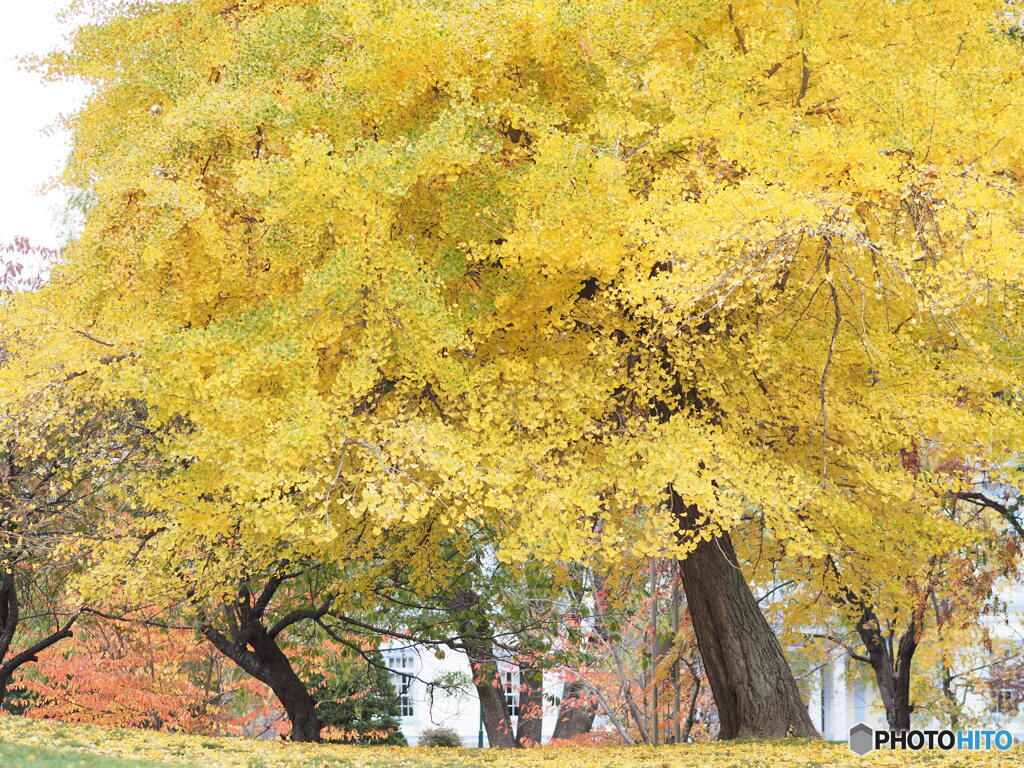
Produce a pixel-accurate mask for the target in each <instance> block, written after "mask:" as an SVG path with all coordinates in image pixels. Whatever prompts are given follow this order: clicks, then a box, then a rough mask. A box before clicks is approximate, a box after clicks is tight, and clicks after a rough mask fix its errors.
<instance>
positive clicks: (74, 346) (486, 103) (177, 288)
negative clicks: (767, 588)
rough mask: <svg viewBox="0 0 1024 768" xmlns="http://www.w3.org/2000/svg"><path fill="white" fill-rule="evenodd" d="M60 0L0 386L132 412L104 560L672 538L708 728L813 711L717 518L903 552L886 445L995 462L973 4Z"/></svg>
mask: <svg viewBox="0 0 1024 768" xmlns="http://www.w3.org/2000/svg"><path fill="white" fill-rule="evenodd" d="M79 5H83V6H88V5H89V3H79ZM95 5H97V12H96V14H95V19H94V21H93V22H92V23H89V24H87V25H85V26H83V27H82V28H81V29H80V30H79V31H78V33H77V35H76V36H75V38H74V40H73V41H72V42H71V44H70V46H69V47H68V49H67V50H64V51H61V52H58V53H56V54H54V55H52V56H50V57H48V58H45V59H43V60H42V61H41V62H40V65H39V66H40V68H41V70H42V71H44V72H45V73H47V74H48V75H50V76H52V77H81V78H85V79H86V80H87V81H88V82H90V83H91V84H92V85H93V86H94V88H95V92H94V95H93V97H92V98H91V99H90V100H89V102H88V103H87V104H86V105H85V107H84V108H83V109H82V110H81V111H80V112H79V113H78V114H77V115H75V116H74V117H73V118H71V127H72V128H73V130H74V137H75V140H74V151H73V154H72V156H71V159H70V161H69V164H68V167H67V172H66V177H65V180H66V183H67V184H68V185H70V186H72V187H75V188H78V189H80V190H83V191H84V194H82V195H81V196H80V197H81V199H87V200H89V201H90V202H89V205H88V209H87V211H86V212H85V214H86V215H85V224H84V229H83V231H82V233H81V235H80V236H79V237H78V238H77V239H76V240H75V242H73V243H72V244H71V246H70V247H69V248H68V250H67V253H66V257H65V259H64V262H63V263H62V264H61V266H60V267H59V268H58V269H57V270H55V272H54V276H53V280H52V281H51V284H50V285H49V286H48V287H47V288H46V289H45V290H43V291H41V292H39V293H38V294H34V295H32V296H30V297H25V299H24V300H23V301H19V302H17V306H16V317H15V318H13V319H12V320H11V322H15V323H18V324H19V327H21V328H23V329H24V331H25V334H30V335H31V336H32V339H33V341H32V343H31V344H26V345H25V346H24V348H23V349H20V350H18V351H17V352H16V360H15V361H14V362H13V363H12V365H10V366H9V367H8V369H7V371H6V372H5V379H4V384H5V386H4V387H3V391H4V394H5V397H11V398H17V397H19V396H24V395H27V394H28V393H30V391H31V387H32V386H37V385H38V383H39V382H40V381H42V380H45V379H46V378H47V377H53V376H59V377H67V376H69V375H71V374H74V375H75V378H74V379H73V382H72V383H73V384H74V385H75V386H78V387H82V388H91V389H92V390H94V391H96V392H100V393H102V394H103V396H104V397H108V398H111V399H113V400H115V401H116V400H117V399H119V398H132V399H138V400H141V401H144V402H145V404H146V419H145V421H146V427H147V429H148V430H150V431H151V432H152V433H154V434H158V435H160V436H161V437H160V444H159V450H158V451H157V452H156V456H155V457H154V460H153V462H152V463H151V464H150V465H149V466H148V467H146V468H145V469H144V470H140V471H139V472H138V473H137V474H136V476H135V477H133V478H132V479H131V481H130V482H128V481H126V482H124V483H123V484H122V489H123V493H124V496H125V498H126V499H129V498H130V500H131V504H132V505H133V506H132V508H133V509H137V510H146V512H145V513H144V514H140V515H139V516H138V517H137V519H136V521H135V522H134V523H132V525H134V532H135V534H136V536H137V538H134V539H133V538H131V537H121V538H118V539H116V540H110V542H109V545H108V546H107V547H105V548H104V551H103V552H102V553H100V554H99V555H98V557H100V560H99V565H97V566H96V572H97V574H96V575H97V578H99V579H100V580H102V578H103V577H104V573H105V574H106V577H108V578H111V579H113V578H115V577H116V578H117V579H120V580H121V581H126V582H128V583H127V584H126V585H124V586H127V587H128V588H129V589H131V588H132V587H133V585H134V586H137V587H141V586H143V585H144V586H145V587H146V588H147V589H150V590H152V589H153V585H154V583H162V584H163V587H162V589H166V590H169V591H172V590H173V588H174V587H175V585H176V584H178V583H179V581H180V580H179V579H177V577H176V576H175V574H176V573H180V572H181V571H180V569H181V567H185V568H187V569H191V570H190V573H192V574H193V575H195V574H202V575H203V578H202V579H198V581H200V582H202V583H203V584H205V585H207V587H206V588H207V589H208V590H209V592H210V595H211V597H213V596H217V595H220V596H224V595H225V594H227V593H228V590H229V588H230V587H229V585H230V583H231V579H230V578H221V576H223V574H220V575H218V573H217V569H216V568H214V567H212V566H211V567H207V564H208V563H207V561H199V560H196V559H192V558H190V557H189V556H188V555H187V554H186V555H184V556H183V555H182V553H188V552H191V551H192V550H193V549H194V548H193V547H191V546H190V543H191V542H194V541H195V540H196V537H200V538H202V539H203V540H204V541H211V540H215V539H216V537H223V538H224V539H225V540H228V539H229V540H231V542H232V551H233V552H237V553H239V555H238V557H240V558H244V559H245V560H246V561H247V562H248V563H250V564H251V563H253V562H255V561H258V560H260V559H263V558H267V557H272V558H273V559H275V561H288V560H295V561H301V560H303V559H304V558H316V559H318V560H323V561H331V560H333V561H336V562H353V561H354V560H358V559H359V558H360V557H366V558H371V559H372V558H379V557H381V556H383V557H385V558H386V556H387V555H388V553H392V554H394V556H395V557H402V558H403V559H402V563H403V566H407V567H409V568H411V569H412V570H413V572H421V573H423V574H428V573H433V571H432V570H431V567H430V561H431V560H432V559H435V558H436V555H437V551H438V548H437V546H436V545H437V542H438V541H440V540H441V539H442V538H443V537H444V536H446V535H449V534H450V533H451V532H457V531H459V530H464V529H470V528H475V527H485V526H486V527H487V528H488V530H493V531H494V532H495V539H496V540H495V547H496V550H497V552H498V553H499V556H500V557H502V558H503V559H505V560H506V561H507V562H509V563H512V564H514V563H516V562H522V561H523V560H525V559H528V558H531V557H532V558H542V559H544V558H547V559H558V560H568V561H572V560H578V559H582V558H584V557H585V556H587V555H589V554H592V553H594V552H600V553H601V555H602V557H606V558H614V557H615V556H622V557H638V556H640V557H642V556H644V555H652V554H657V555H659V556H663V557H664V556H669V557H679V558H682V565H681V567H682V575H683V584H684V588H685V592H686V597H687V600H688V607H689V610H690V613H691V617H692V623H693V628H694V631H695V634H696V638H697V641H698V644H699V647H700V650H701V654H702V657H703V661H704V666H705V669H706V670H707V674H708V679H709V683H710V686H711V688H712V691H713V693H714V696H715V700H716V703H717V706H718V710H719V715H720V719H721V723H722V728H721V735H722V736H723V737H726V738H728V737H735V736H749V735H765V736H785V735H790V734H797V735H804V734H812V733H813V732H814V729H813V726H812V725H811V722H810V719H809V717H808V715H807V712H806V709H805V706H804V702H803V700H802V698H801V696H800V694H799V691H798V689H797V687H796V684H795V681H794V680H793V676H792V674H791V673H790V671H789V669H788V667H787V664H786V661H785V658H784V655H783V653H782V650H781V647H780V645H779V643H778V641H777V640H776V638H775V637H774V635H773V633H772V630H771V628H770V627H769V625H768V624H767V622H766V621H765V619H764V618H763V616H762V615H761V613H760V611H759V609H758V606H757V604H756V601H755V600H754V598H753V597H752V595H751V593H750V590H749V588H748V587H747V584H746V582H745V580H744V578H743V574H742V571H741V570H740V558H739V557H737V555H736V552H735V549H734V546H733V542H732V540H731V538H730V531H732V530H733V529H734V528H735V527H736V526H737V525H738V524H739V523H741V522H743V521H748V522H749V521H751V520H754V521H757V523H758V525H757V526H756V528H757V529H758V530H760V531H761V532H762V533H763V535H764V536H766V537H768V538H770V539H772V540H774V541H776V542H778V543H779V545H780V546H783V547H785V549H786V551H787V552H789V553H791V554H793V555H795V556H801V557H808V558H819V559H824V558H825V557H826V556H827V555H828V554H829V553H830V552H836V551H843V550H844V548H846V547H847V546H850V545H851V544H853V545H854V546H857V547H863V548H864V549H863V551H861V552H859V555H860V556H862V557H866V556H870V555H872V554H876V555H877V556H878V557H877V563H878V567H879V568H884V567H886V564H887V563H889V562H891V559H890V558H889V557H888V554H887V553H886V552H885V551H884V542H885V541H886V537H885V536H875V537H873V536H872V535H871V532H872V531H882V530H888V531H899V532H900V534H899V535H901V536H903V537H906V538H907V539H909V540H914V541H917V542H918V546H916V547H915V548H913V552H914V556H915V557H920V558H922V562H924V561H925V560H926V558H927V557H928V556H929V553H931V552H935V551H941V550H942V549H943V548H944V547H945V543H946V542H947V541H948V540H949V537H950V536H953V537H954V538H955V536H956V533H957V532H956V525H955V523H953V522H951V521H949V520H948V519H943V518H942V516H941V515H939V514H937V513H936V511H935V510H936V508H937V505H936V504H935V500H936V498H937V497H938V496H941V495H942V494H948V493H949V484H950V482H954V481H955V479H954V480H951V479H950V478H948V477H944V476H942V473H941V472H931V473H921V474H919V475H910V474H908V473H907V472H906V470H905V467H904V463H903V460H902V457H903V456H904V455H905V454H908V453H912V452H914V451H916V450H917V449H918V448H920V447H922V446H928V448H929V450H930V451H931V452H932V453H933V454H935V455H936V456H939V457H941V456H942V455H943V454H944V453H948V454H951V455H956V456H958V457H963V456H965V455H966V456H971V457H972V460H976V461H978V462H985V463H986V465H987V466H990V467H996V468H998V467H1000V466H1002V464H1001V461H1002V460H1003V458H1004V457H1006V456H1008V455H1009V454H1010V453H1012V451H1013V450H1014V449H1015V448H1019V435H1020V428H1021V422H1020V416H1019V407H1018V406H1019V394H1020V383H1021V376H1020V374H1021V371H1020V364H1019V360H1020V359H1021V358H1020V356H1019V333H1020V324H1021V320H1022V317H1021V311H1020V310H1021V300H1022V295H1021V292H1020V288H1021V279H1022V276H1024V275H1022V261H1021V259H1020V258H1019V256H1018V254H1019V252H1020V249H1021V246H1022V245H1024V243H1022V240H1024V234H1022V231H1021V214H1022V208H1021V205H1022V204H1021V197H1020V178H1021V173H1022V172H1024V166H1022V163H1024V153H1022V145H1021V141H1020V138H1019V131H1018V118H1017V115H1018V114H1019V108H1020V106H1021V104H1022V90H1024V82H1022V76H1021V63H1022V53H1021V48H1020V47H1019V43H1018V42H1017V41H1016V40H1015V39H1013V37H1012V36H1010V35H1007V34H1003V30H1002V25H1004V24H1005V23H1008V20H1007V17H1006V15H1005V14H1004V11H1005V10H1006V8H1005V6H1004V4H1003V3H1002V2H1000V1H998V0H876V1H874V2H870V3H868V4H867V5H866V6H865V5H864V4H863V3H861V4H850V3H847V2H843V1H842V0H801V1H800V2H796V1H795V0H794V2H782V3H777V2H763V0H748V1H740V0H737V2H732V3H725V2H719V1H717V0H654V1H653V2H652V1H651V0H644V1H643V2H641V1H640V0H621V1H620V2H614V3H607V2H593V1H592V0H535V1H533V2H517V3H505V2H496V1H493V0H483V1H482V2H481V1H480V0H472V1H470V0H423V1H422V2H373V1H372V0H370V1H368V2H367V1H357V2H351V1H350V0H344V2H343V1H342V0H244V1H243V2H234V1H232V0H183V1H182V2H175V3H170V4H167V5H163V4H153V3H148V2H138V3H134V2H128V3H119V4H117V6H116V7H114V8H103V7H99V6H103V5H104V4H95ZM57 417H58V418H59V415H58V416H57ZM744 530H746V528H745V529H744ZM395 542H404V544H402V545H401V546H399V547H398V548H397V549H396V548H395ZM740 551H741V553H742V552H743V551H745V550H744V548H743V547H740ZM129 562H130V564H131V568H125V564H126V563H129ZM169 564H171V565H169ZM176 568H177V569H178V570H177V571H176ZM424 578H427V577H424ZM192 581H193V583H195V581H196V580H195V579H193V580H192ZM413 582H414V583H415V577H414V578H413ZM359 586H360V581H359V579H358V578H353V579H352V580H350V581H348V582H346V584H345V585H343V587H344V589H343V590H342V591H343V592H344V591H345V590H348V591H349V592H350V593H352V594H354V593H356V592H358V590H359ZM340 597H343V595H340V596H339V599H340Z"/></svg>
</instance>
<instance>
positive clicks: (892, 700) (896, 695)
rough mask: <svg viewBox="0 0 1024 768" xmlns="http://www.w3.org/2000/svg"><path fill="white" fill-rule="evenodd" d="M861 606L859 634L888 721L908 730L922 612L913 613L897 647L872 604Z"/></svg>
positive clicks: (892, 727)
mask: <svg viewBox="0 0 1024 768" xmlns="http://www.w3.org/2000/svg"><path fill="white" fill-rule="evenodd" d="M858 602H860V601H858ZM860 605H861V615H860V618H859V619H858V620H857V634H858V635H860V639H861V642H862V643H864V649H865V650H866V651H867V661H868V663H869V664H870V665H871V669H872V671H873V672H874V673H875V684H876V685H877V686H878V695H879V696H880V697H881V699H882V704H884V705H885V719H886V722H887V723H888V724H889V728H890V729H892V730H894V731H906V730H909V728H910V716H911V715H912V714H913V712H914V705H913V704H912V703H911V701H910V668H911V664H912V663H913V660H914V652H915V651H916V650H917V645H918V640H919V637H918V633H919V632H920V627H921V625H920V619H921V615H920V612H919V611H917V612H915V613H914V615H913V616H911V619H910V622H909V624H908V626H907V629H906V631H905V632H904V633H903V634H902V635H901V636H900V638H899V640H898V641H897V644H896V648H895V649H894V648H893V645H892V641H893V637H892V633H889V636H888V637H886V636H884V635H883V634H882V630H881V626H880V624H879V621H878V617H877V616H876V615H875V612H874V611H873V610H872V608H871V606H870V605H867V604H865V603H863V602H860ZM858 658H861V659H862V660H863V657H858Z"/></svg>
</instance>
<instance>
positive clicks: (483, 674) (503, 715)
mask: <svg viewBox="0 0 1024 768" xmlns="http://www.w3.org/2000/svg"><path fill="white" fill-rule="evenodd" d="M466 655H467V656H469V668H470V670H471V671H472V674H473V685H474V686H475V687H476V692H477V696H479V698H480V709H481V712H482V715H483V720H484V730H485V731H486V732H487V743H488V744H489V745H490V746H492V747H517V746H519V744H518V743H517V742H516V737H515V733H514V732H513V730H512V718H511V717H509V713H508V705H507V704H506V703H505V689H504V688H503V687H502V684H501V679H500V676H499V674H498V662H497V661H496V660H495V659H494V656H493V654H492V653H491V652H490V651H489V650H487V649H485V648H482V647H479V646H476V645H474V644H470V645H468V646H466Z"/></svg>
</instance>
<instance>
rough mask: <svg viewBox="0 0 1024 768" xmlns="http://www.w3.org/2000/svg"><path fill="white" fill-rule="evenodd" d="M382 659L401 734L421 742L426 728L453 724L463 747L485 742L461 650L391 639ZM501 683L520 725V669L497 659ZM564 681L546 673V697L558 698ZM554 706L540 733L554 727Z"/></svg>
mask: <svg viewBox="0 0 1024 768" xmlns="http://www.w3.org/2000/svg"><path fill="white" fill-rule="evenodd" d="M381 653H382V655H383V656H384V662H385V664H386V665H387V666H388V668H389V669H391V670H392V674H391V683H392V685H394V687H395V692H396V693H397V694H398V700H399V709H400V711H401V718H400V721H401V724H402V734H403V735H404V736H405V738H406V740H407V741H408V742H409V744H411V745H415V744H418V743H419V738H420V734H421V733H422V732H423V731H424V730H426V729H428V728H438V727H444V728H451V729H452V730H453V731H455V732H456V733H457V734H458V735H459V738H460V739H461V740H462V745H463V746H465V747H477V746H484V747H486V746H489V745H488V742H487V733H486V732H485V731H484V728H483V720H482V718H481V715H480V701H479V698H478V697H477V693H476V688H474V687H473V684H472V677H471V675H470V668H469V659H468V658H467V657H466V655H465V654H464V653H462V652H461V651H456V650H453V649H451V648H448V647H442V648H441V649H440V650H439V651H435V650H434V649H433V648H425V647H423V646H410V645H402V644H398V643H391V644H389V645H386V646H384V647H382V648H381ZM499 672H500V674H501V678H502V683H503V684H504V688H505V700H506V702H507V704H508V707H509V712H510V713H511V715H512V725H513V727H515V726H517V725H518V705H519V687H520V684H519V668H518V667H515V666H513V665H511V664H501V663H499ZM562 685H563V684H562V682H561V681H557V680H554V676H553V675H545V679H544V696H545V701H546V702H548V701H550V700H552V699H554V700H557V697H558V696H559V695H560V694H561V689H562ZM557 717H558V708H557V707H556V706H554V705H553V704H547V703H546V704H545V708H544V720H543V731H542V732H543V738H544V739H545V740H547V739H549V738H550V737H551V734H552V732H554V729H555V720H556V719H557Z"/></svg>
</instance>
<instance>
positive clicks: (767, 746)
mask: <svg viewBox="0 0 1024 768" xmlns="http://www.w3.org/2000/svg"><path fill="white" fill-rule="evenodd" d="M4 743H7V744H14V745H22V746H28V747H32V748H39V749H40V757H42V758H43V759H42V760H39V761H38V762H37V761H36V759H35V758H33V757H32V756H30V755H31V754H32V753H31V752H25V753H22V755H23V756H22V757H20V758H19V757H18V756H14V757H13V758H11V757H8V759H13V760H14V763H13V765H8V764H7V761H6V760H5V761H4V763H5V768H22V766H24V768H28V766H30V765H33V764H36V765H38V764H40V763H46V764H47V765H49V764H50V763H47V762H46V757H47V756H52V755H53V754H54V750H56V751H58V752H61V753H63V754H67V755H68V756H69V758H68V764H69V765H71V764H73V765H75V766H79V765H81V766H83V768H87V767H94V768H105V766H108V765H110V766H122V765H131V766H134V765H136V763H134V762H131V763H122V762H120V760H121V759H128V760H132V761H137V760H141V761H147V762H146V765H153V764H156V765H179V766H180V765H185V766H193V767H194V768H392V767H394V768H484V767H486V768H540V767H542V766H547V767H553V766H557V767H558V768H563V766H564V767H565V768H634V767H635V768H648V767H649V768H760V766H765V767H766V768H767V767H770V768H812V767H813V768H854V767H855V766H856V767H857V768H861V766H892V767H895V766H899V767H900V768H902V767H903V766H918V765H921V766H929V767H932V766H985V767H986V768H1010V767H1011V766H1024V747H1021V746H1016V747H1014V748H1013V749H1012V750H1009V751H1007V752H998V751H991V752H976V753H941V752H928V751H922V752H917V753H913V752H877V753H872V754H870V755H867V756H866V757H858V756H856V755H854V754H853V753H852V752H850V751H849V750H848V749H847V748H846V746H845V745H841V744H828V743H824V742H814V741H804V740H791V741H758V742H730V743H725V742H712V743H706V744H688V745H685V746H673V747H593V748H578V749H565V748H557V749H549V748H542V749H533V750H518V751H512V750H490V749H488V750H471V749H446V748H427V747H353V746H342V745H337V744H315V745H314V744H288V743H284V742H273V741H255V740H251V739H230V738H211V737H206V736H180V735H175V734H170V733H159V732H154V731H144V730H129V729H123V728H122V729H106V728H99V727H95V726H87V725H70V724H67V723H60V722H55V721H40V720H30V719H27V718H19V717H0V755H5V754H7V753H4V752H3V750H2V746H3V744H4ZM80 753H84V754H80ZM88 755H94V756H97V759H96V760H95V761H91V760H89V759H88ZM72 756H73V757H72ZM104 758H112V761H110V762H108V761H107V760H105V759H104ZM51 759H52V758H51ZM53 764H54V765H57V764H58V763H53Z"/></svg>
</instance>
